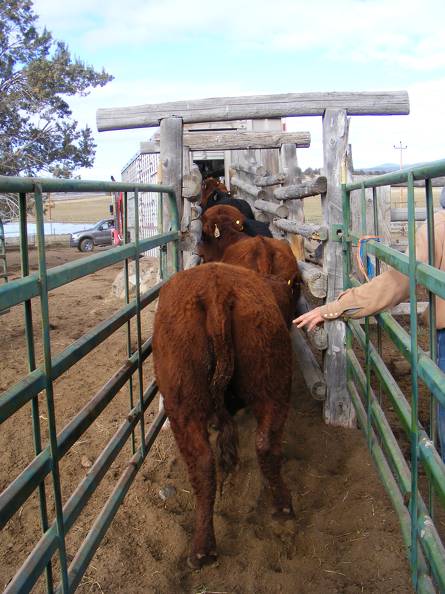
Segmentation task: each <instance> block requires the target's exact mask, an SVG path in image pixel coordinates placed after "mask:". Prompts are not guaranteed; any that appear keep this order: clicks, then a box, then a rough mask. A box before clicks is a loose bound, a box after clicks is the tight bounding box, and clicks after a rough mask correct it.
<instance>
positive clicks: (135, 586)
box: [0, 248, 412, 594]
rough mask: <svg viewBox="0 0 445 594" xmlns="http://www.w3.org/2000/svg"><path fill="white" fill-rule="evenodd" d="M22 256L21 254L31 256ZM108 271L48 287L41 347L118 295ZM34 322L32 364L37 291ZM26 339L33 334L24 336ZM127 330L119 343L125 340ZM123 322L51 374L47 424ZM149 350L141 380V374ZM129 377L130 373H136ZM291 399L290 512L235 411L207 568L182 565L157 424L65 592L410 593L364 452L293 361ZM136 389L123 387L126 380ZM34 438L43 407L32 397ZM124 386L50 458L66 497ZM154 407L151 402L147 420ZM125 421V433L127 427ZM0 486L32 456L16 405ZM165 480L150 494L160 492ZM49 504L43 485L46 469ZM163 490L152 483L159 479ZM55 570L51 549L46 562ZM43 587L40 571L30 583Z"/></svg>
mask: <svg viewBox="0 0 445 594" xmlns="http://www.w3.org/2000/svg"><path fill="white" fill-rule="evenodd" d="M78 257H82V258H83V257H88V256H85V255H82V254H80V253H79V252H77V251H76V250H69V249H66V248H65V249H62V248H59V249H57V250H51V251H49V252H48V266H55V265H59V264H62V263H64V262H67V261H69V260H72V259H74V258H78ZM35 262H36V254H35V252H32V265H33V267H35ZM8 264H9V269H10V271H11V273H12V277H16V276H19V274H20V271H19V259H18V252H11V253H10V254H9V255H8ZM120 269H121V267H120V266H112V267H110V268H108V269H105V270H102V271H99V272H98V273H96V274H94V275H92V276H91V277H89V278H86V279H82V280H79V281H76V282H74V283H72V284H71V285H68V286H65V287H61V288H60V289H57V290H55V291H52V292H51V293H50V299H49V304H50V320H51V341H52V353H53V355H55V354H57V353H59V352H60V351H61V350H63V349H64V348H66V347H67V346H68V345H69V344H70V343H71V342H73V341H74V340H75V339H77V338H79V337H80V336H81V335H82V334H83V333H85V332H86V331H87V330H88V329H90V328H92V327H94V325H96V324H97V323H98V322H99V321H101V320H103V319H106V318H107V317H109V316H110V315H111V314H112V313H113V312H115V311H117V310H118V309H119V307H120V306H121V305H122V302H120V301H119V300H118V299H117V298H115V297H113V296H112V295H111V282H112V280H113V279H114V278H115V276H116V274H117V273H118V272H119V270H120ZM34 301H36V303H34V304H33V315H34V332H35V335H36V342H37V343H38V344H37V359H38V364H40V362H41V342H40V323H39V303H38V300H34ZM153 311H154V305H153V304H152V305H150V306H149V307H148V308H147V309H146V310H145V311H144V314H143V338H144V339H146V338H147V337H148V336H149V334H150V330H151V324H152V318H153ZM0 323H1V336H2V340H1V342H0V360H1V374H0V391H3V390H5V389H7V388H8V387H10V386H11V385H13V384H14V383H15V382H16V381H17V380H18V379H19V378H20V377H22V376H23V375H24V374H25V373H26V372H27V361H26V344H25V335H24V329H23V310H22V308H21V307H16V308H13V310H12V311H11V312H9V313H8V314H6V315H3V316H2V317H1V318H0ZM37 337H39V338H38V339H37ZM134 337H135V331H134V327H133V329H132V342H133V346H134V344H135V338H134ZM125 340H126V329H125V328H122V329H120V330H119V331H118V332H117V333H116V334H115V335H114V336H113V337H112V338H110V339H108V340H107V341H105V343H104V344H102V345H101V346H99V347H98V348H97V349H95V350H94V351H93V353H91V354H90V355H88V356H87V357H85V358H84V359H83V360H82V361H81V362H79V363H78V364H76V365H75V366H74V367H73V368H71V369H70V370H69V371H68V372H67V373H66V374H64V376H63V377H62V378H60V379H59V380H57V381H56V382H55V402H56V415H57V428H58V431H60V430H61V429H62V427H63V426H64V425H65V424H66V423H67V422H68V421H69V420H70V419H71V418H73V416H74V415H75V414H76V413H77V412H78V411H79V410H80V409H81V408H82V406H84V405H85V404H86V403H87V402H88V400H89V399H90V398H91V397H92V396H93V394H95V393H96V392H97V391H98V390H99V388H100V387H101V386H102V385H103V384H104V383H105V382H106V380H107V379H108V378H109V377H110V376H111V375H112V374H113V373H114V372H115V371H116V370H117V369H118V368H119V367H120V366H121V365H122V363H123V362H124V360H125V358H126V354H127V352H126V342H125ZM151 373H152V367H151V362H150V361H147V363H146V364H145V367H144V380H145V382H147V381H148V380H149V378H150V377H151ZM136 388H137V384H136ZM293 392H294V393H293V400H294V406H293V407H292V410H291V413H290V415H289V419H288V421H287V425H286V431H285V435H284V441H283V448H284V455H285V463H284V475H285V478H286V480H287V482H288V484H289V485H290V487H291V489H292V492H293V503H294V509H295V513H296V519H295V521H290V522H289V521H288V522H286V523H278V522H275V521H273V520H272V518H271V514H270V512H271V505H270V500H269V494H268V492H267V490H266V487H265V486H264V484H263V482H262V480H261V478H260V475H259V470H258V466H257V463H256V459H255V452H254V429H255V423H254V421H253V419H252V417H251V416H250V415H249V413H248V412H241V413H239V414H238V417H237V418H238V422H239V429H240V436H241V445H240V459H241V463H240V467H239V469H238V470H237V471H236V472H235V474H234V475H232V477H231V478H230V480H228V481H227V483H226V485H225V488H224V493H223V495H222V497H218V499H217V503H216V509H215V528H216V538H217V543H218V550H219V562H218V565H217V566H213V567H207V568H204V569H202V570H201V571H197V572H196V571H191V570H190V569H189V568H188V567H187V564H186V554H187V551H188V546H189V543H190V538H191V533H192V528H193V508H194V499H193V495H192V493H191V489H190V484H189V482H188V478H187V473H186V469H185V466H184V464H183V462H182V460H181V459H180V457H179V456H178V452H177V449H176V446H175V443H174V441H173V438H172V435H171V433H170V431H169V430H165V431H162V432H161V435H160V437H159V438H158V440H157V441H156V442H155V445H154V447H153V449H152V451H151V452H150V454H149V455H148V458H147V459H146V461H145V463H144V465H143V467H142V469H141V471H140V472H139V474H138V475H137V477H136V479H135V481H134V483H133V485H132V486H131V488H130V491H129V493H128V494H127V496H126V498H125V500H124V504H123V505H122V507H121V508H120V510H119V511H118V513H117V515H116V517H115V519H114V521H113V523H112V525H111V527H110V529H109V530H108V532H107V534H106V536H105V539H104V541H103V542H102V544H101V546H100V548H99V549H98V551H97V553H96V555H95V557H94V558H93V561H92V563H91V565H90V566H89V568H88V571H87V573H86V575H85V576H84V578H83V579H82V582H81V584H80V587H79V592H82V593H86V592H99V593H103V594H108V593H110V594H114V593H118V592H119V593H121V592H122V593H124V592H125V593H135V594H136V593H141V594H142V593H144V594H175V593H178V594H179V593H187V594H198V593H200V594H204V593H207V594H211V593H218V594H229V593H230V594H269V593H285V594H294V593H302V594H311V593H314V594H315V593H320V594H334V593H337V594H340V593H341V594H355V593H376V594H377V593H379V594H380V593H403V594H405V593H408V592H411V591H412V588H411V585H410V577H409V570H408V563H407V561H406V555H405V548H404V545H403V542H402V538H401V535H400V530H399V525H398V521H397V518H396V516H395V513H394V512H393V511H392V507H391V504H390V501H389V499H388V497H387V496H386V494H385V491H384V489H383V487H382V486H381V484H380V482H379V479H378V476H377V473H376V471H375V469H374V466H373V464H372V461H371V459H370V457H369V455H368V452H367V449H366V445H365V442H364V439H363V436H362V434H361V433H360V432H359V431H358V430H345V429H339V428H335V427H328V426H325V425H324V424H323V422H322V420H321V404H320V403H319V402H315V401H314V400H312V399H311V398H310V396H309V395H308V393H307V391H306V389H305V387H304V384H303V380H302V377H301V375H300V372H299V371H298V370H297V371H296V373H295V378H294V389H293ZM136 397H137V390H136ZM39 404H40V412H39V414H40V421H41V427H42V433H43V440H44V444H46V439H47V436H46V429H45V428H46V423H47V410H46V404H45V397H44V394H41V395H40V397H39ZM128 409H129V399H128V387H125V388H124V389H123V390H121V392H119V393H118V394H117V396H116V397H115V398H114V400H113V401H112V403H111V404H110V405H109V406H108V407H107V408H106V409H105V411H104V412H103V413H102V414H101V415H100V417H99V418H98V419H97V420H96V421H95V422H94V423H93V425H92V427H91V428H90V429H89V430H88V431H87V432H86V433H84V435H82V437H81V438H80V439H79V440H78V442H77V443H76V444H75V445H74V446H73V447H72V448H71V450H70V452H69V453H68V454H67V455H66V456H65V457H64V458H63V460H62V461H61V464H60V472H61V477H62V495H63V501H64V502H66V500H67V498H68V497H69V495H70V494H71V493H72V492H73V490H74V488H75V487H76V486H77V484H78V483H79V481H80V480H81V479H82V478H83V477H84V476H85V474H86V473H87V472H88V469H89V467H90V466H91V463H92V462H94V460H95V458H96V457H97V456H98V454H99V453H100V451H101V449H102V448H103V447H104V446H105V444H106V443H107V442H108V440H109V439H110V438H111V436H112V435H113V434H114V432H115V431H116V430H117V428H118V427H119V425H120V423H121V422H122V420H123V419H124V417H125V415H126V414H127V413H128ZM156 412H157V403H156V402H155V403H154V404H153V405H152V407H151V408H150V409H149V411H148V414H147V419H148V420H147V423H148V422H149V419H150V418H152V417H153V416H154V415H155V414H156ZM138 435H139V434H138V430H137V431H136V437H137V436H138ZM0 452H1V455H0V456H1V457H0V459H1V467H0V491H1V490H3V489H4V488H5V487H6V486H7V485H8V484H9V483H10V481H11V480H13V479H14V478H15V477H16V476H17V475H18V474H19V473H20V472H21V471H22V470H23V469H24V468H25V467H26V465H27V464H28V463H29V462H30V461H31V460H32V458H33V445H32V426H31V414H30V406H29V405H27V406H25V407H23V408H22V409H21V410H20V411H19V412H18V413H17V414H16V415H14V418H13V419H11V420H8V421H7V422H5V423H4V424H3V426H2V429H1V433H0ZM130 455H131V451H130V446H129V445H127V446H126V447H125V448H124V451H123V452H122V453H121V454H120V455H119V456H118V458H117V460H116V461H115V462H114V464H113V465H112V467H111V469H110V471H109V472H108V473H107V474H106V476H105V477H104V479H103V481H102V483H101V485H100V487H99V489H98V492H97V493H96V494H95V495H94V496H93V497H92V498H91V500H90V502H89V504H88V505H87V507H86V509H85V511H84V512H83V513H82V514H81V516H80V518H79V520H78V521H77V522H76V524H75V525H74V527H73V528H72V529H71V531H70V533H69V535H68V539H67V550H68V555H69V558H70V559H71V558H72V557H73V556H74V555H75V553H76V551H77V548H78V546H79V544H80V543H81V541H82V539H83V538H84V537H85V535H86V533H87V531H88V530H89V528H90V526H91V524H92V522H93V521H94V518H95V517H96V515H97V513H98V511H99V510H100V509H101V507H102V505H103V504H104V502H105V501H106V499H107V497H108V496H109V494H110V493H111V490H112V488H113V486H114V485H115V483H116V480H117V477H118V476H119V474H120V472H121V471H122V469H123V468H124V467H125V463H126V460H128V458H129V457H130ZM165 487H174V489H172V490H170V491H171V492H172V494H171V496H170V497H169V498H167V499H166V500H164V499H163V498H162V497H161V496H160V490H161V489H165ZM46 492H47V497H48V502H49V508H50V512H49V513H50V518H52V517H53V512H52V505H53V504H52V495H51V492H52V487H51V482H50V479H48V480H47V481H46ZM162 493H164V491H162ZM40 533H41V531H40V527H39V513H38V499H37V496H36V495H35V494H34V495H33V496H32V497H31V498H30V500H29V501H28V502H27V503H26V504H25V505H24V506H23V507H22V508H21V509H20V510H19V511H18V512H17V513H16V514H15V516H14V517H13V518H12V519H11V520H10V521H9V522H8V524H7V525H6V527H5V529H4V530H3V532H2V535H1V539H0V585H1V586H3V587H5V586H6V585H7V583H8V582H9V580H10V579H11V578H12V576H13V575H14V573H15V572H16V571H17V569H18V568H19V567H20V565H21V564H22V563H23V561H24V559H25V558H26V556H27V554H28V553H29V552H30V551H31V550H32V548H33V546H34V545H35V543H36V542H37V540H38V538H39V535H40ZM54 573H55V576H56V580H58V573H57V561H56V562H55V570H54ZM35 591H37V592H43V591H44V582H43V579H41V580H39V582H38V584H37V587H36V590H35Z"/></svg>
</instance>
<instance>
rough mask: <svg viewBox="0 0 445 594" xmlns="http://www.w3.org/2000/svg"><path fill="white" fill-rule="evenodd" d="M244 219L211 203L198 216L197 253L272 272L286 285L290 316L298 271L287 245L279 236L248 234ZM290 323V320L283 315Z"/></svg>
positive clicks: (207, 259) (209, 259) (296, 296)
mask: <svg viewBox="0 0 445 594" xmlns="http://www.w3.org/2000/svg"><path fill="white" fill-rule="evenodd" d="M244 224H245V218H244V217H243V215H240V213H237V212H236V209H234V208H232V207H230V206H215V207H213V208H212V209H210V210H209V211H207V212H206V213H204V214H203V215H202V240H201V242H200V243H199V245H198V253H199V255H200V256H201V257H202V259H203V261H204V262H224V263H226V264H233V265H236V266H242V267H244V268H249V269H250V270H255V271H256V272H258V273H260V274H263V275H264V274H266V275H273V276H275V277H277V278H278V279H281V280H284V281H285V282H286V283H288V284H289V287H290V289H289V290H290V291H292V294H293V299H292V303H293V306H292V309H291V314H290V315H291V316H292V315H294V314H295V312H296V304H297V301H298V299H299V296H300V284H301V273H300V270H299V268H298V264H297V261H296V260H295V256H294V255H293V253H292V250H291V248H290V246H289V244H288V243H287V242H286V241H282V240H280V239H271V238H268V237H261V236H259V235H258V236H257V237H249V236H248V235H246V234H245V233H243V230H244ZM286 321H288V322H289V323H290V319H289V318H286Z"/></svg>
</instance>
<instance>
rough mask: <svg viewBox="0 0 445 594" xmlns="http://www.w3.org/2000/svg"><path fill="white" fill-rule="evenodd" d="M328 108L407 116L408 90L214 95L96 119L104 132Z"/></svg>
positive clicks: (108, 112)
mask: <svg viewBox="0 0 445 594" xmlns="http://www.w3.org/2000/svg"><path fill="white" fill-rule="evenodd" d="M327 109H345V110H346V112H347V114H348V115H406V114H408V113H409V99H408V93H407V92H406V91H383V92H351V93H348V92H346V93H345V92H329V93H286V94H276V95H252V96H244V97H213V98H209V99H196V100H192V101H172V102H169V103H152V104H147V105H135V106H132V107H114V108H113V107H111V108H105V109H98V110H97V113H96V122H97V129H98V130H99V132H104V131H106V130H127V129H130V128H152V127H156V126H159V124H160V121H161V120H163V119H164V118H168V117H171V116H176V117H180V118H182V120H183V122H184V124H187V123H198V122H224V121H227V120H239V119H250V120H255V119H264V118H286V117H292V116H314V115H320V116H322V115H324V113H325V111H326V110H327Z"/></svg>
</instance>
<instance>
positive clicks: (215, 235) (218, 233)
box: [213, 225, 221, 239]
mask: <svg viewBox="0 0 445 594" xmlns="http://www.w3.org/2000/svg"><path fill="white" fill-rule="evenodd" d="M213 235H214V237H216V239H218V237H219V236H220V235H221V231H220V230H219V229H218V225H215V233H214V234H213Z"/></svg>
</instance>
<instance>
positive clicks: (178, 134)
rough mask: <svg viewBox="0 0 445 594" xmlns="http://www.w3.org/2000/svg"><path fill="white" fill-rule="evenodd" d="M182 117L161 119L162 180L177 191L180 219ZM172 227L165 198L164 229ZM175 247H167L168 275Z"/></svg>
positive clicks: (181, 265) (180, 260) (180, 217)
mask: <svg viewBox="0 0 445 594" xmlns="http://www.w3.org/2000/svg"><path fill="white" fill-rule="evenodd" d="M182 159H183V145H182V119H181V118H178V117H175V116H173V117H167V118H164V119H162V120H161V128H160V167H161V180H162V183H163V184H166V185H169V186H173V188H174V190H175V193H176V204H177V207H178V214H179V220H180V221H181V219H182V211H183V208H182ZM169 229H170V215H169V210H168V200H167V199H166V198H164V200H163V206H162V230H163V231H164V232H166V231H169ZM173 258H174V256H173V249H172V246H171V244H170V245H169V246H168V248H167V264H166V267H167V270H166V271H165V272H166V273H167V274H168V275H169V274H172V272H173V271H174V261H173ZM179 268H180V269H182V268H183V258H182V254H181V253H180V254H179Z"/></svg>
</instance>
